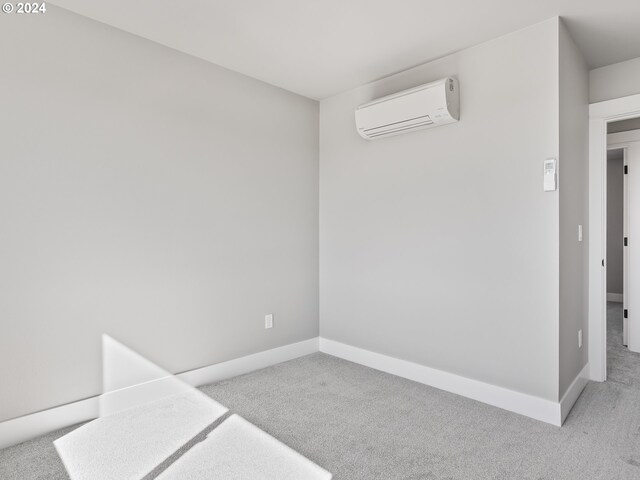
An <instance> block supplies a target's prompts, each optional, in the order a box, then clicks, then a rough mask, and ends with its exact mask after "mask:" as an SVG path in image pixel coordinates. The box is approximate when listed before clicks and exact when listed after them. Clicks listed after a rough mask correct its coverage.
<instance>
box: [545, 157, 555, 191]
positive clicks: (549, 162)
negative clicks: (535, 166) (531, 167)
mask: <svg viewBox="0 0 640 480" xmlns="http://www.w3.org/2000/svg"><path fill="white" fill-rule="evenodd" d="M556 166H557V162H556V159H555V158H548V159H546V160H545V161H544V191H545V192H553V191H555V190H556V188H558V174H557V171H556Z"/></svg>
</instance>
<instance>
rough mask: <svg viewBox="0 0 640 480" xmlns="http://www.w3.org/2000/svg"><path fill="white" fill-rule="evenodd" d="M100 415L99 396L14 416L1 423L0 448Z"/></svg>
mask: <svg viewBox="0 0 640 480" xmlns="http://www.w3.org/2000/svg"><path fill="white" fill-rule="evenodd" d="M97 416H98V397H91V398H87V399H85V400H80V401H78V402H73V403H68V404H66V405H62V406H60V407H54V408H50V409H48V410H43V411H41V412H37V413H31V414H29V415H24V416H22V417H17V418H13V419H11V420H7V421H5V422H2V423H0V449H3V448H6V447H10V446H12V445H17V444H18V443H22V442H25V441H27V440H30V439H32V438H35V437H39V436H40V435H44V434H46V433H49V432H53V431H55V430H58V429H60V428H64V427H68V426H70V425H75V424H76V423H82V422H86V421H89V420H93V419H94V418H96V417H97Z"/></svg>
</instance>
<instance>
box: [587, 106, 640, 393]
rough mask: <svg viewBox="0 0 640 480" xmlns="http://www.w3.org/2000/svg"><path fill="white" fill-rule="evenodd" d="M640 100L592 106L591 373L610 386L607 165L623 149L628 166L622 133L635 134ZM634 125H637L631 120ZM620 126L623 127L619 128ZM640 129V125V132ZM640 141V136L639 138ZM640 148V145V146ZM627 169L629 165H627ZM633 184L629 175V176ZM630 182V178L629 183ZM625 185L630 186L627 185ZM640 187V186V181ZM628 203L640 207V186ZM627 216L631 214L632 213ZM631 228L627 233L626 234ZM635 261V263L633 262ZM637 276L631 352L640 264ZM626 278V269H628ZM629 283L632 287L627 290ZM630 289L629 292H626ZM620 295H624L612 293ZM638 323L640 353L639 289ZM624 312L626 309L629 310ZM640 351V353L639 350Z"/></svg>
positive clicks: (626, 302) (628, 303)
mask: <svg viewBox="0 0 640 480" xmlns="http://www.w3.org/2000/svg"><path fill="white" fill-rule="evenodd" d="M639 117H640V95H631V96H629V97H624V98H618V99H615V100H608V101H605V102H599V103H595V104H592V105H590V107H589V344H588V345H589V373H590V379H591V380H595V381H604V380H606V379H607V293H608V290H607V273H608V266H609V258H608V254H607V240H608V239H607V235H608V231H607V163H608V160H607V158H608V151H609V149H610V148H612V147H617V148H612V149H614V150H615V149H617V150H620V149H623V150H624V152H623V159H624V160H623V162H624V161H627V162H629V161H630V160H629V158H630V154H631V152H630V145H626V143H625V142H627V141H628V140H629V139H628V138H622V136H624V135H628V131H624V132H621V131H618V130H617V128H618V127H620V125H621V121H623V120H628V121H630V122H629V123H628V124H627V126H626V127H625V128H629V125H630V123H631V122H640V120H638V118H639ZM631 119H634V120H631ZM618 122H620V123H618ZM610 126H611V130H612V133H611V134H612V135H618V137H617V138H612V139H611V140H612V142H611V144H609V138H608V134H609V131H608V129H609V127H610ZM639 127H640V123H639V124H638V127H636V129H637V128H639ZM638 139H639V140H640V136H639V137H638ZM637 145H638V146H640V142H639V143H638V144H637ZM639 152H640V150H639ZM623 167H624V163H623ZM636 170H637V173H638V178H640V160H638V168H636ZM625 177H626V179H627V180H626V181H628V177H629V175H626V176H625ZM623 178H624V177H623ZM623 181H625V180H623ZM639 182H640V180H639ZM628 192H629V198H628V199H627V201H628V202H631V203H633V204H637V205H640V183H639V185H638V187H637V188H636V189H633V188H632V186H630V187H629V188H628ZM633 192H636V194H637V195H638V199H637V202H638V203H635V201H634V197H633V195H634V193H633ZM626 212H627V214H628V212H629V210H628V209H627V210H626ZM639 215H640V213H639ZM627 224H628V225H627V227H628V229H629V230H628V231H624V232H623V233H624V235H623V237H624V236H626V237H627V239H628V240H627V241H628V245H629V246H628V247H624V250H623V256H626V255H629V250H630V246H631V233H632V232H633V231H634V226H633V225H634V224H633V223H631V222H627ZM636 227H637V228H638V233H637V234H636V235H635V238H637V239H638V240H637V243H638V246H637V248H638V251H639V252H640V225H637V226H636ZM624 228H625V227H623V229H624ZM629 261H633V259H632V258H631V257H629ZM623 264H624V259H623ZM628 271H629V273H630V274H631V275H632V276H631V277H630V278H624V279H623V288H622V290H623V291H622V295H623V302H624V303H623V307H624V308H626V309H627V311H628V318H627V325H626V327H627V328H626V329H623V330H626V333H627V337H628V338H627V342H628V343H630V346H635V345H636V337H635V336H634V333H633V331H634V325H635V324H634V321H633V318H632V314H633V312H632V308H631V301H632V300H633V298H635V297H634V295H633V294H631V295H630V292H632V291H634V285H638V287H640V262H639V263H638V268H635V269H628ZM634 271H635V272H637V273H636V275H638V276H639V279H638V282H637V283H634V279H633V273H632V272H634ZM623 272H624V267H623ZM625 283H626V285H625ZM625 287H626V288H625ZM610 293H620V292H610ZM636 301H637V302H638V308H637V309H636V310H637V319H638V320H637V321H638V326H637V327H636V333H637V335H638V338H637V345H638V348H639V349H640V288H638V296H637V300H636ZM623 310H624V309H623ZM639 351H640V350H639Z"/></svg>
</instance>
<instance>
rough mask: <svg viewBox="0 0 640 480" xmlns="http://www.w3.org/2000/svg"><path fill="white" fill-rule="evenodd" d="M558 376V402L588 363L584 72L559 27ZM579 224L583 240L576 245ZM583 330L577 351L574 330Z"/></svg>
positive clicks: (586, 79) (578, 56) (582, 63)
mask: <svg viewBox="0 0 640 480" xmlns="http://www.w3.org/2000/svg"><path fill="white" fill-rule="evenodd" d="M559 52H560V83H559V85H560V158H559V192H560V373H559V398H562V395H564V393H565V391H566V390H567V388H569V386H570V385H571V383H572V382H573V381H574V379H575V378H576V376H577V375H578V374H579V373H580V371H581V370H582V369H583V368H584V366H585V365H586V364H587V356H588V352H587V345H588V331H587V327H588V325H587V319H588V304H587V299H588V272H589V268H588V253H589V238H588V236H587V232H588V231H589V225H588V220H589V218H588V208H589V185H588V171H589V163H588V162H589V71H588V69H587V65H586V63H585V61H584V59H583V57H582V54H581V53H580V50H578V47H577V46H576V44H575V43H574V41H573V39H572V38H571V36H570V35H569V32H568V31H567V29H566V27H565V26H564V24H563V23H562V22H560V31H559ZM578 225H582V227H583V228H582V232H583V237H582V238H583V240H582V242H579V241H578ZM579 330H582V340H583V341H582V348H579V347H578V331H579Z"/></svg>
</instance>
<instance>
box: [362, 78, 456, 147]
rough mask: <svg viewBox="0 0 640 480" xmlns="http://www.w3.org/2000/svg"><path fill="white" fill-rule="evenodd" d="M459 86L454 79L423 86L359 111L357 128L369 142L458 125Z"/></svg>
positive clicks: (375, 102)
mask: <svg viewBox="0 0 640 480" xmlns="http://www.w3.org/2000/svg"><path fill="white" fill-rule="evenodd" d="M458 119H459V108H458V84H457V81H456V80H455V79H453V78H445V79H442V80H439V81H437V82H432V83H428V84H425V85H420V86H419V87H415V88H411V89H409V90H405V91H402V92H398V93H395V94H393V95H388V96H386V97H382V98H379V99H376V100H374V101H372V102H369V103H367V104H365V105H361V106H359V107H358V108H356V127H357V129H358V133H359V134H360V135H361V136H362V137H363V138H366V139H372V138H379V137H386V136H390V135H397V134H399V133H405V132H410V131H413V130H419V129H423V128H430V127H435V126H438V125H445V124H447V123H453V122H457V121H458Z"/></svg>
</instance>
